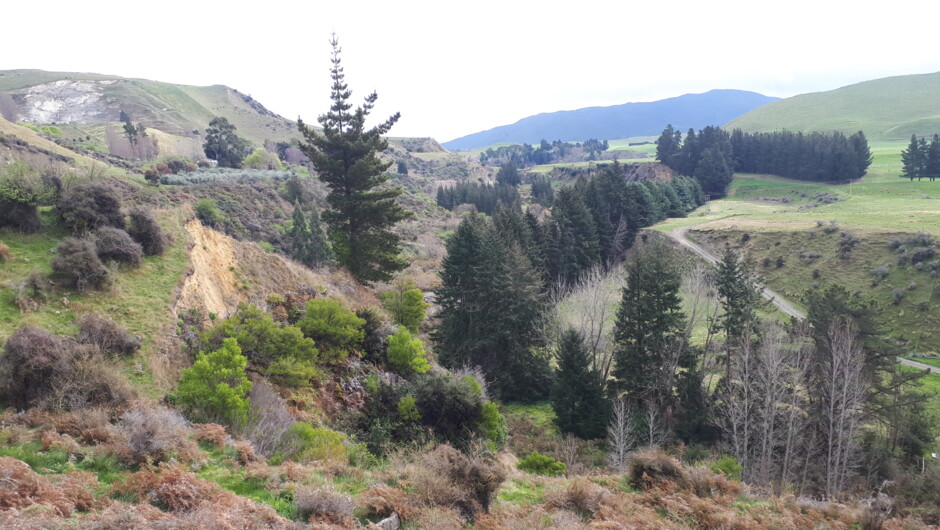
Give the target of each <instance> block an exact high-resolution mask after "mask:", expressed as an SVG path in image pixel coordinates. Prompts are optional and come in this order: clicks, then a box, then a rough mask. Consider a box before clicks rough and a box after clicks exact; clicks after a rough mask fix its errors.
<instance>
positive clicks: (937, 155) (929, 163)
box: [924, 134, 940, 177]
mask: <svg viewBox="0 0 940 530" xmlns="http://www.w3.org/2000/svg"><path fill="white" fill-rule="evenodd" d="M924 158H925V160H924V173H926V174H927V175H930V176H933V177H940V134H935V135H933V139H932V140H930V145H928V146H927V154H926V156H925V157H924Z"/></svg>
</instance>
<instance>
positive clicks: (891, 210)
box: [654, 142, 940, 354]
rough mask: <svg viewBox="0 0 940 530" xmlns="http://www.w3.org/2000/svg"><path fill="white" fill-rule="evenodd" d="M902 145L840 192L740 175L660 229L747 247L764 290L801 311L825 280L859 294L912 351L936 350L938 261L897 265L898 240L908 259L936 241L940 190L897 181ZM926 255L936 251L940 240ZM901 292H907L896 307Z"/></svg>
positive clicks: (877, 146) (886, 146) (878, 150)
mask: <svg viewBox="0 0 940 530" xmlns="http://www.w3.org/2000/svg"><path fill="white" fill-rule="evenodd" d="M903 147H904V144H903V143H901V142H893V143H892V142H876V143H874V144H873V149H872V150H873V152H874V155H875V161H874V163H873V164H872V167H871V169H870V170H869V173H868V175H867V176H866V177H865V178H864V179H862V180H861V181H860V182H857V183H854V184H850V185H844V186H832V185H827V184H818V183H809V182H804V181H794V180H789V179H784V178H780V177H774V176H768V175H745V174H739V175H736V176H735V179H734V182H733V184H732V187H731V189H730V192H729V196H728V197H727V198H725V199H721V200H718V201H711V202H709V203H708V204H706V205H705V206H703V207H701V208H699V209H698V210H697V211H695V212H693V213H692V214H690V215H689V217H687V218H684V219H670V220H667V221H666V222H664V223H660V224H659V225H657V226H656V227H654V228H655V229H657V230H661V231H668V230H672V229H674V228H677V227H680V226H690V227H692V230H691V231H690V237H692V238H694V239H697V240H699V241H700V242H702V243H703V244H705V245H707V246H710V247H712V248H714V249H721V248H722V247H723V246H724V245H725V244H732V245H734V246H738V247H741V248H743V249H746V250H747V252H748V253H749V254H750V255H751V256H752V257H753V258H754V259H755V260H756V261H757V262H758V263H759V264H760V268H761V272H762V273H763V274H764V276H765V277H766V279H767V284H768V286H769V287H771V288H772V289H774V290H777V291H778V292H780V293H781V294H783V295H784V296H787V297H788V298H789V299H791V300H792V301H794V302H796V303H797V304H798V305H799V302H800V296H801V295H802V293H804V292H805V291H806V290H807V289H813V288H820V287H823V286H825V285H826V284H827V283H839V284H842V285H845V286H846V288H848V289H849V290H850V291H853V292H854V291H859V292H860V293H862V294H865V295H867V296H869V297H871V298H873V299H874V300H876V301H877V302H878V303H879V304H880V305H881V307H882V310H883V312H884V315H885V319H886V322H887V324H888V327H889V330H890V332H891V334H892V335H893V336H895V337H897V338H899V339H903V340H906V341H908V344H909V347H910V351H911V353H912V354H915V353H925V352H927V353H937V352H940V333H936V331H935V330H937V329H940V312H938V311H937V309H938V308H940V280H938V278H937V274H936V273H934V272H933V270H934V269H936V268H940V263H936V264H933V262H934V261H935V260H936V259H937V258H930V259H927V260H925V261H924V262H923V263H922V265H919V266H918V265H915V264H914V263H912V262H908V263H899V256H900V255H901V250H900V248H894V247H895V246H896V245H897V243H893V242H894V241H895V240H897V241H900V242H901V243H902V244H903V245H904V247H906V248H908V252H909V253H912V252H914V251H915V250H916V249H917V248H920V245H918V244H912V243H904V242H905V240H907V239H908V238H910V237H912V236H914V235H916V234H918V233H919V232H925V233H927V234H929V235H931V236H933V237H934V238H936V237H938V236H940V230H938V226H940V225H938V223H937V220H938V218H940V185H938V184H940V183H936V182H934V183H931V182H922V183H918V182H910V181H908V180H905V179H900V178H898V177H897V174H898V171H899V167H900V151H901V149H902V148H903ZM843 233H846V234H850V235H851V236H854V237H855V238H857V239H858V242H857V243H856V244H855V245H854V246H853V248H852V250H851V251H850V252H848V253H846V254H845V255H844V256H840V249H841V248H842V246H840V241H842V240H843V239H844V238H846V237H848V236H843V235H842V234H843ZM745 234H747V235H745ZM924 248H927V247H924ZM930 248H934V249H936V248H937V245H936V243H934V244H933V245H932V246H930ZM778 258H782V265H781V266H778V265H777V264H778ZM765 260H766V261H765ZM901 260H903V258H901ZM878 267H886V268H887V274H886V276H885V277H884V278H883V279H881V280H879V281H877V282H875V281H874V280H875V276H874V275H875V272H874V270H875V269H876V268H878ZM896 290H900V291H901V293H902V295H901V296H902V298H901V299H900V300H899V301H898V303H895V296H896V295H894V294H893V292H894V291H896Z"/></svg>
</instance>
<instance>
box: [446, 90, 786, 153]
mask: <svg viewBox="0 0 940 530" xmlns="http://www.w3.org/2000/svg"><path fill="white" fill-rule="evenodd" d="M776 100H777V98H774V97H770V96H764V95H762V94H758V93H756V92H747V91H743V90H711V91H708V92H705V93H703V94H685V95H683V96H678V97H674V98H668V99H662V100H659V101H652V102H647V103H624V104H622V105H613V106H609V107H588V108H583V109H577V110H565V111H559V112H547V113H544V114H538V115H535V116H529V117H528V118H523V119H521V120H519V121H517V122H516V123H514V124H512V125H503V126H501V127H496V128H493V129H489V130H486V131H482V132H478V133H474V134H470V135H467V136H463V137H460V138H457V139H455V140H451V141H449V142H444V144H443V145H444V147H446V148H448V149H451V150H461V149H473V148H477V147H484V146H488V145H492V144H499V143H502V142H514V143H528V144H536V143H538V142H539V141H540V140H542V139H546V140H549V141H551V140H561V141H583V140H587V139H590V138H596V139H598V140H615V139H618V138H629V137H633V136H654V135H658V134H659V133H661V132H662V130H663V128H664V127H666V125H668V124H670V123H671V124H672V125H673V126H674V127H675V128H676V129H677V130H680V131H684V130H687V129H689V128H695V129H701V128H702V127H704V126H706V125H714V124H723V123H727V122H728V121H730V120H732V119H734V118H735V117H737V116H740V115H741V114H744V113H745V112H748V111H750V110H753V109H755V108H758V107H761V106H762V105H766V104H767V103H770V102H772V101H776Z"/></svg>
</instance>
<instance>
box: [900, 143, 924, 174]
mask: <svg viewBox="0 0 940 530" xmlns="http://www.w3.org/2000/svg"><path fill="white" fill-rule="evenodd" d="M924 155H925V153H923V152H921V150H920V143H919V142H918V141H917V135H914V134H912V135H911V143H909V144H908V145H907V149H904V150H902V151H901V176H902V177H911V178H913V177H916V176H918V175H922V174H923V170H924V158H925V156H924Z"/></svg>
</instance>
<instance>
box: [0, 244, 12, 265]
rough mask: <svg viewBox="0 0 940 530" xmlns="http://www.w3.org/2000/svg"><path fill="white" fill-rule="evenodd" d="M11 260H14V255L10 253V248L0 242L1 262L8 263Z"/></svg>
mask: <svg viewBox="0 0 940 530" xmlns="http://www.w3.org/2000/svg"><path fill="white" fill-rule="evenodd" d="M10 259H13V253H12V252H10V247H9V246H7V245H6V243H4V242H2V241H0V261H8V260H10Z"/></svg>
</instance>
